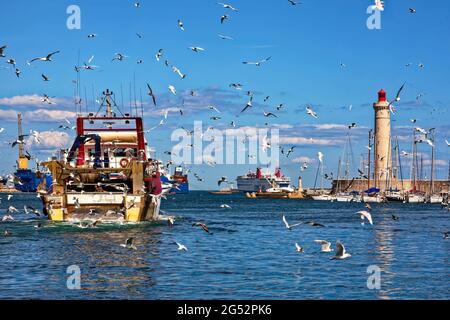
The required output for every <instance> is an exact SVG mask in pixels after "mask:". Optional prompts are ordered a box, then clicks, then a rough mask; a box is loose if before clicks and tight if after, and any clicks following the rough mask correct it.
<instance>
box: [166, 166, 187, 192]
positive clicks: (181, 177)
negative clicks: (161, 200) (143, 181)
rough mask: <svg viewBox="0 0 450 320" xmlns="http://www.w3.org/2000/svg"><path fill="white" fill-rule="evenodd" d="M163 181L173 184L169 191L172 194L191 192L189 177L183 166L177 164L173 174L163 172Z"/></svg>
mask: <svg viewBox="0 0 450 320" xmlns="http://www.w3.org/2000/svg"><path fill="white" fill-rule="evenodd" d="M161 182H162V183H163V184H165V185H171V187H170V189H169V191H168V192H169V193H171V194H186V193H189V178H188V176H187V174H184V171H183V167H180V166H177V167H176V168H175V172H174V174H173V175H170V174H168V173H165V174H161Z"/></svg>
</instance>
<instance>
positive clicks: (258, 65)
mask: <svg viewBox="0 0 450 320" xmlns="http://www.w3.org/2000/svg"><path fill="white" fill-rule="evenodd" d="M270 58H271V57H268V58H266V59H264V60H260V61H256V62H253V61H243V62H242V63H243V64H248V65H254V66H257V67H260V66H261V65H262V64H263V63H265V62H267V61H269V60H270Z"/></svg>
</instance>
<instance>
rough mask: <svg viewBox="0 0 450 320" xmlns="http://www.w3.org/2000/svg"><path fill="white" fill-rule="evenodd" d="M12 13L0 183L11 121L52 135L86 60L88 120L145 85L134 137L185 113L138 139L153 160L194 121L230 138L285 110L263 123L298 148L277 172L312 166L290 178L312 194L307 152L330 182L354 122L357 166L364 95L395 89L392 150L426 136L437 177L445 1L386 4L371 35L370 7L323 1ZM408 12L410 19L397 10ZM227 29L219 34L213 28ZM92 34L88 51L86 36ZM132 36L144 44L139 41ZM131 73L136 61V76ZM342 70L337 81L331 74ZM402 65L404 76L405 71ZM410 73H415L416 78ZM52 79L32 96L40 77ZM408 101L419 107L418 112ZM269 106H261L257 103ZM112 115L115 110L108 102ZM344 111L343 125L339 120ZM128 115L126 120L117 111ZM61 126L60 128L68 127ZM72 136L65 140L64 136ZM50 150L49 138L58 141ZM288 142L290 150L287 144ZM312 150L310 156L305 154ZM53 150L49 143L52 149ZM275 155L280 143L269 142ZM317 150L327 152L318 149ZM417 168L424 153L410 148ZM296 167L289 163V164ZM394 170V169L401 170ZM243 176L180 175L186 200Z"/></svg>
mask: <svg viewBox="0 0 450 320" xmlns="http://www.w3.org/2000/svg"><path fill="white" fill-rule="evenodd" d="M134 3H135V1H124V0H122V1H100V0H99V1H39V2H30V1H14V2H13V3H8V4H4V5H3V10H2V11H1V12H0V46H2V45H8V47H7V49H6V51H5V55H6V58H0V66H1V68H0V83H1V84H2V85H1V86H0V121H1V122H0V123H1V124H0V127H4V128H6V130H5V132H4V133H1V134H0V141H1V142H2V143H1V145H0V152H2V154H3V155H4V156H2V158H3V157H4V160H5V161H4V166H3V167H2V168H1V169H0V173H2V174H3V173H6V172H9V171H11V170H13V166H14V164H15V158H16V149H13V152H11V150H12V149H11V147H10V146H9V145H7V144H6V143H3V142H5V141H11V140H13V139H14V134H15V131H16V127H15V122H14V121H13V120H14V118H15V113H16V112H18V111H22V112H23V113H24V115H25V116H26V117H25V119H24V125H25V129H26V130H29V129H31V128H32V129H35V130H38V131H42V132H45V131H52V130H58V129H57V128H58V126H59V125H60V124H61V123H62V122H64V120H63V119H64V117H69V118H70V116H71V115H72V114H71V112H73V111H74V106H73V103H72V100H73V99H72V97H73V90H74V85H73V83H72V80H74V79H75V78H76V74H75V72H74V71H73V67H74V65H76V64H77V62H78V56H79V54H80V60H81V61H80V62H83V61H87V60H88V59H89V58H90V57H91V56H92V55H94V56H95V57H94V60H93V61H92V63H93V64H95V65H97V66H99V67H100V68H98V69H97V70H95V71H83V72H82V76H81V77H82V81H81V86H82V91H83V96H84V88H86V91H87V96H88V100H91V101H90V102H89V104H90V108H91V110H92V109H94V107H93V103H92V91H93V90H94V92H95V96H98V95H99V94H100V92H101V91H102V90H104V89H105V88H110V89H112V90H114V91H115V92H116V94H118V93H119V92H120V90H121V89H120V88H121V86H122V88H123V92H124V100H125V104H126V105H128V100H129V98H128V96H129V89H128V88H129V84H130V82H132V81H133V79H134V77H135V79H136V87H137V92H138V96H139V90H140V89H141V90H142V92H143V94H144V96H145V84H146V83H147V82H148V83H150V84H151V85H152V87H153V90H154V92H155V93H156V96H157V99H158V108H157V109H156V110H155V108H153V107H151V106H150V105H149V104H148V102H149V101H147V100H148V99H146V101H145V110H146V117H145V122H146V126H147V127H152V126H154V125H156V124H157V123H159V121H160V119H161V112H162V110H163V109H167V108H178V107H180V106H181V100H182V99H183V97H184V99H185V100H186V101H185V107H184V108H183V109H184V111H185V115H184V116H183V117H179V116H178V115H177V114H175V113H174V114H172V113H171V114H169V117H168V120H167V124H166V125H165V126H163V127H161V128H158V129H157V130H155V131H154V132H152V133H151V134H150V135H149V136H148V137H147V138H148V140H149V142H150V144H151V145H152V146H154V147H155V148H156V150H157V153H156V155H157V156H158V157H161V158H163V159H165V160H168V158H167V156H166V155H164V154H163V152H164V151H165V150H169V149H170V148H171V147H172V145H173V143H171V142H170V134H171V132H172V130H173V129H175V128H177V127H179V126H184V127H187V128H190V127H192V126H193V123H194V120H203V122H204V126H205V127H207V126H208V125H209V124H213V125H214V126H215V127H221V128H226V127H227V125H228V123H229V122H230V121H231V120H235V121H236V122H237V126H238V127H241V126H259V127H266V126H265V125H264V123H265V122H266V120H267V119H265V118H264V117H263V115H262V112H263V110H266V111H273V112H275V111H276V109H275V107H276V106H277V105H278V104H280V103H284V104H285V106H286V107H285V109H284V110H283V111H281V112H275V113H277V115H278V118H277V119H275V120H273V119H271V120H270V121H269V122H270V123H271V125H278V127H281V128H287V129H281V130H280V134H281V136H282V138H284V141H289V143H288V144H287V145H286V147H289V146H291V145H297V148H296V149H295V152H294V154H293V155H292V156H291V158H290V159H286V158H283V160H282V169H283V171H285V172H286V174H288V175H290V176H291V177H292V179H294V180H295V179H296V177H297V176H298V175H299V174H300V172H299V165H300V164H299V163H298V162H299V161H300V162H301V161H302V159H303V157H306V158H309V159H311V162H312V164H311V165H310V168H309V169H308V170H307V171H305V172H303V173H302V176H303V177H304V181H305V184H306V185H312V184H313V182H314V174H315V172H314V167H315V165H316V164H315V161H316V160H315V159H316V157H317V156H316V154H317V151H319V150H320V151H322V152H323V153H324V154H325V163H326V167H327V171H333V172H335V174H336V171H337V168H336V167H337V162H338V157H339V156H341V155H342V152H343V150H342V148H343V144H342V143H341V141H342V140H343V139H345V135H346V134H347V133H348V130H347V129H346V128H345V125H348V124H350V123H352V122H356V123H357V124H358V125H359V128H357V129H355V130H352V131H351V135H352V141H353V151H354V158H355V163H356V164H359V157H360V154H362V153H365V152H366V149H365V148H364V146H365V145H366V144H367V143H366V136H367V131H368V129H369V128H371V127H372V126H373V109H372V106H371V104H372V103H373V102H374V101H375V100H376V98H377V91H378V90H379V89H381V88H384V89H385V90H387V91H388V95H389V97H390V98H392V97H393V96H394V95H395V92H396V91H397V90H398V88H399V87H400V86H401V85H402V84H403V83H404V82H406V86H405V90H404V92H403V95H402V100H401V102H400V103H399V104H398V105H397V106H396V108H397V110H398V112H397V114H396V115H394V116H393V122H392V124H393V134H394V135H399V136H400V142H401V147H400V148H401V149H402V150H406V151H410V149H411V146H410V145H411V141H410V140H408V139H409V138H408V136H410V135H411V132H412V130H413V125H412V124H411V122H410V121H409V119H410V118H417V119H418V123H417V126H420V127H423V128H430V127H436V128H438V130H437V137H436V145H437V158H438V160H440V161H439V162H438V175H439V176H440V177H442V178H444V177H446V173H447V170H448V168H447V167H446V163H447V160H448V149H449V148H448V147H447V145H446V143H445V139H446V138H447V139H448V138H450V125H449V121H448V118H449V117H448V115H449V103H450V92H449V91H448V83H449V74H450V61H449V59H448V55H449V52H450V41H448V35H449V32H450V19H449V18H450V3H449V2H448V1H444V0H441V1H432V2H426V1H419V0H416V1H414V0H411V1H406V0H401V1H392V0H391V1H389V0H386V1H385V4H386V6H385V10H384V11H383V12H382V13H381V23H382V28H381V29H380V30H369V29H367V27H366V20H367V18H368V17H369V15H368V14H367V13H366V9H367V7H368V6H369V5H371V4H372V1H366V0H349V1H346V2H345V5H341V4H338V5H336V2H332V1H325V0H323V1H318V0H302V4H301V5H297V6H291V5H289V3H288V1H284V0H265V1H256V0H246V1H242V0H241V1H237V0H235V1H230V2H229V3H230V4H232V5H233V6H235V7H237V8H238V9H239V11H238V12H236V13H235V12H231V11H229V10H226V9H223V8H222V7H221V6H220V5H218V4H217V2H216V1H209V0H196V1H181V0H174V1H170V2H167V1H149V0H147V1H145V0H144V1H140V3H141V7H140V8H135V7H134V5H133V4H134ZM71 4H76V5H78V6H80V9H81V29H80V30H69V29H67V27H66V19H67V18H68V16H69V15H68V14H67V13H66V8H67V7H68V6H69V5H71ZM409 7H414V8H416V9H417V13H416V14H410V13H409V10H408V8H409ZM223 14H228V15H229V16H230V19H229V20H228V21H227V22H225V23H224V24H223V25H221V24H220V16H221V15H223ZM178 19H181V20H182V21H183V22H184V26H185V31H184V32H183V31H181V30H180V29H179V28H178V25H177V20H178ZM91 33H96V34H98V36H97V37H96V38H94V39H88V37H87V35H88V34H91ZM136 33H140V34H142V35H143V38H142V39H140V38H138V37H137V36H136ZM219 33H220V34H224V35H229V36H232V37H233V38H234V40H233V41H227V40H221V39H220V38H219V37H218V36H217V34H219ZM189 46H200V47H203V48H205V49H206V51H205V52H200V53H194V52H191V51H190V50H188V47H189ZM160 48H163V49H164V54H165V56H164V57H163V60H164V59H165V58H167V59H168V60H169V61H170V63H171V64H173V65H176V66H177V67H178V68H179V69H181V71H182V72H184V73H186V74H187V77H186V79H183V80H181V79H180V78H179V77H178V76H177V75H176V74H175V73H173V72H172V71H171V70H170V68H166V67H164V65H163V64H162V62H159V63H158V62H157V61H156V59H155V54H156V52H157V51H158V49H160ZM55 50H60V51H61V52H60V53H59V54H57V55H55V56H54V61H53V62H51V63H45V62H37V63H33V65H32V67H30V66H27V65H26V61H29V60H30V59H32V58H34V57H39V56H44V55H46V54H47V53H49V52H52V51H55ZM116 52H121V53H123V54H125V55H127V56H128V58H127V59H125V61H123V62H114V63H111V59H112V58H113V57H114V54H115V53H116ZM269 56H270V57H272V58H271V60H270V61H269V62H267V63H265V64H264V65H263V66H261V67H260V68H257V67H254V66H249V65H243V64H242V61H244V60H261V59H264V58H267V57H269ZM8 58H14V59H16V61H17V66H18V68H19V69H21V71H22V74H21V77H20V79H17V78H16V76H15V74H14V71H13V69H11V68H8V67H9V65H8V64H6V59H8ZM138 59H142V60H144V63H143V64H137V63H136V61H137V60H138ZM341 63H344V64H345V65H346V67H345V68H342V67H341V66H340V64H341ZM407 63H411V64H412V65H411V66H410V67H409V68H406V67H405V65H406V64H407ZM419 63H423V64H424V65H425V67H424V68H423V69H421V68H419V67H418V64H419ZM42 73H44V74H46V75H48V76H50V77H51V81H49V82H44V81H42V79H41V76H40V75H41V74H42ZM230 83H241V84H243V85H244V88H243V89H244V90H243V91H245V90H252V91H254V92H255V96H254V102H255V106H254V108H253V110H252V111H251V112H249V113H248V114H243V115H242V116H240V117H239V118H235V115H236V114H237V113H238V112H239V111H240V109H242V108H243V106H244V105H245V103H246V101H247V97H246V96H245V95H244V92H239V91H236V90H233V89H231V88H229V86H228V85H229V84H230ZM169 84H172V85H174V86H175V87H176V88H177V91H178V94H177V96H176V97H175V96H171V95H170V94H169V93H168V90H167V86H168V85H169ZM189 90H195V91H197V92H198V96H197V98H189V97H188V96H187V92H188V91H189ZM43 94H48V95H49V96H51V97H55V98H54V101H55V102H56V103H55V104H53V105H46V104H42V103H40V102H39V98H31V99H33V100H30V97H29V96H32V95H38V96H41V95H43ZM419 94H423V96H422V97H421V98H419V99H416V97H417V96H418V95H419ZM267 95H269V96H270V97H271V98H270V100H269V101H268V102H267V103H264V102H263V99H264V97H265V96H267ZM116 99H117V100H118V102H119V103H120V101H121V99H120V97H116ZM209 104H214V105H215V106H217V107H218V108H219V109H220V110H221V111H222V115H221V116H222V118H223V119H222V120H220V121H218V122H217V121H216V122H214V123H212V122H213V121H211V120H210V117H211V116H213V115H214V114H212V113H211V111H210V110H208V109H207V106H208V105H209ZM307 104H310V105H312V106H313V108H314V110H315V111H316V112H317V113H318V115H319V119H318V120H316V119H313V118H310V117H308V116H307V115H306V113H305V111H304V110H305V106H306V105H307ZM349 105H353V108H352V111H351V112H349V111H348V107H349ZM125 109H127V107H126V108H125ZM72 119H73V118H72ZM67 133H69V134H70V135H71V136H73V133H71V132H67ZM61 137H62V138H61ZM287 138H289V139H287ZM309 138H313V139H314V140H315V141H322V142H323V143H321V144H315V143H304V142H302V141H304V140H305V139H309ZM52 141H53V142H52ZM68 141H69V142H71V140H70V139H69V138H66V137H65V136H61V135H59V136H58V139H56V138H54V139H53V140H52V139H51V137H50V136H49V139H48V141H47V140H46V143H45V144H43V145H33V146H29V148H30V150H31V151H32V152H33V153H35V154H38V156H39V158H41V159H43V158H45V157H47V156H48V155H50V154H51V153H52V151H54V150H55V149H56V148H57V147H60V146H62V145H63V144H64V143H67V142H68ZM282 141H283V140H282ZM326 141H328V142H329V143H325V142H326ZM420 152H422V153H424V158H425V160H427V157H429V155H428V154H429V152H430V149H429V148H427V147H426V146H425V145H424V146H420ZM295 158H302V159H297V162H293V161H292V160H293V159H295ZM405 161H407V159H405ZM248 169H254V166H253V165H243V166H238V165H232V166H217V167H214V168H211V167H209V166H206V165H203V166H194V167H192V170H193V171H194V172H198V173H199V174H200V175H201V176H203V177H205V178H206V182H204V183H198V182H196V181H194V180H195V179H194V178H192V179H191V181H192V184H193V187H195V188H199V189H205V188H214V187H215V186H216V181H217V178H218V177H219V176H221V175H227V176H228V177H230V178H233V177H235V176H236V175H238V174H242V173H245V172H246V171H247V170H248Z"/></svg>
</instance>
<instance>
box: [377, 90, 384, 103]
mask: <svg viewBox="0 0 450 320" xmlns="http://www.w3.org/2000/svg"><path fill="white" fill-rule="evenodd" d="M381 101H386V91H384V90H383V89H381V90H380V91H378V102H381Z"/></svg>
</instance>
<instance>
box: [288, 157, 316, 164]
mask: <svg viewBox="0 0 450 320" xmlns="http://www.w3.org/2000/svg"><path fill="white" fill-rule="evenodd" d="M314 160H315V159H312V158H309V157H297V158H294V159H292V162H294V163H304V162H306V163H311V162H313V161H314Z"/></svg>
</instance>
